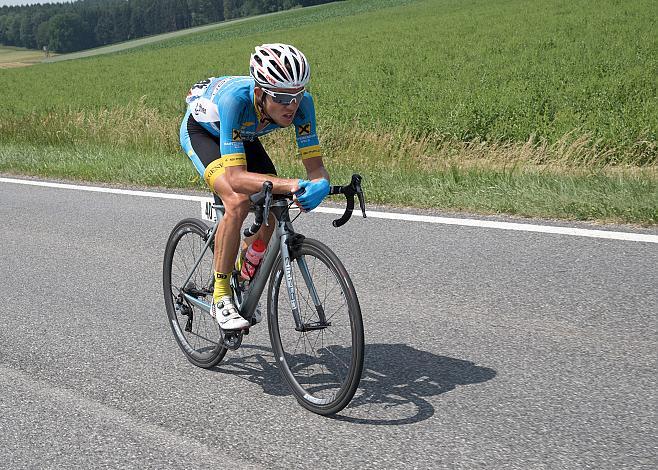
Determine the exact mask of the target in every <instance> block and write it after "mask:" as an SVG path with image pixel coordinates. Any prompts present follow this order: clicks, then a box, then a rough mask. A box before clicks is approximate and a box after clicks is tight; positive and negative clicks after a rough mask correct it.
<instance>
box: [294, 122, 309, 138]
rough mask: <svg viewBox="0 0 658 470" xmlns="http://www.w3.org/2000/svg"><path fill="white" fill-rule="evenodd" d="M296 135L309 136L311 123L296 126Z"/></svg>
mask: <svg viewBox="0 0 658 470" xmlns="http://www.w3.org/2000/svg"><path fill="white" fill-rule="evenodd" d="M297 133H298V134H299V135H309V134H310V133H311V123H310V122H309V123H308V124H301V125H299V126H297Z"/></svg>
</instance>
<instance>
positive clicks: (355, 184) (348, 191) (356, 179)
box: [329, 174, 366, 227]
mask: <svg viewBox="0 0 658 470" xmlns="http://www.w3.org/2000/svg"><path fill="white" fill-rule="evenodd" d="M361 180H362V178H361V175H357V174H354V175H352V181H351V182H350V184H348V185H347V186H332V187H331V189H330V190H329V195H332V194H344V195H345V198H346V199H347V207H346V208H345V213H344V214H343V216H342V217H341V218H339V219H336V220H334V221H333V222H332V225H333V226H334V227H340V226H341V225H345V223H347V221H348V220H350V217H352V212H353V211H354V195H356V196H357V197H358V198H359V206H360V207H361V212H363V218H364V219H365V218H366V202H365V198H364V196H363V189H362V188H361Z"/></svg>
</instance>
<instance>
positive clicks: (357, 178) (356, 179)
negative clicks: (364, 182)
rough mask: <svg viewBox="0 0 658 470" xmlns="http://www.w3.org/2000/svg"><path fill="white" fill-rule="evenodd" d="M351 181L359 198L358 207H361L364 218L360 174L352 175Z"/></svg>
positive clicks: (364, 207) (363, 200)
mask: <svg viewBox="0 0 658 470" xmlns="http://www.w3.org/2000/svg"><path fill="white" fill-rule="evenodd" d="M352 181H353V182H354V190H355V191H356V195H357V197H358V198H359V207H361V212H362V213H363V218H364V219H365V218H366V201H365V197H364V195H363V189H362V188H361V175H353V176H352Z"/></svg>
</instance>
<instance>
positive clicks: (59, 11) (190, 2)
mask: <svg viewBox="0 0 658 470" xmlns="http://www.w3.org/2000/svg"><path fill="white" fill-rule="evenodd" d="M45 1H47V0H45ZM329 1H332V0H78V1H73V2H72V3H57V4H54V3H47V4H36V5H27V6H12V7H8V6H3V7H1V8H0V44H3V45H6V46H19V47H26V48H28V49H42V48H44V47H47V48H48V49H49V50H50V51H56V52H60V53H65V52H74V51H79V50H82V49H90V48H93V47H98V46H104V45H107V44H113V43H117V42H121V41H127V40H130V39H136V38H140V37H144V36H150V35H153V34H160V33H166V32H170V31H177V30H179V29H185V28H190V27H192V26H200V25H204V24H208V23H216V22H218V21H223V20H228V19H232V18H240V17H245V16H251V15H257V14H261V13H268V12H274V11H279V10H287V9H290V8H295V7H299V6H309V5H317V4H320V3H327V2H329Z"/></svg>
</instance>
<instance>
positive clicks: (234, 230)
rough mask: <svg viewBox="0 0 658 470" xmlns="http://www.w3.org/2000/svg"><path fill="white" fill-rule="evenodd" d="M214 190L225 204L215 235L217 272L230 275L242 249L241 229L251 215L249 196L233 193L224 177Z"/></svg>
mask: <svg viewBox="0 0 658 470" xmlns="http://www.w3.org/2000/svg"><path fill="white" fill-rule="evenodd" d="M214 189H215V192H216V193H217V194H219V197H220V198H222V202H223V203H224V216H223V217H222V221H221V223H220V224H219V227H217V233H216V234H215V259H214V261H215V263H214V265H215V271H217V272H221V273H229V272H231V271H232V270H233V264H234V263H235V258H236V257H237V255H238V249H239V248H240V229H241V228H242V223H243V222H244V219H245V218H246V217H247V214H248V213H249V196H247V195H246V194H240V193H236V192H235V191H233V189H232V188H231V186H230V185H229V184H228V182H227V181H226V178H225V176H224V175H221V176H219V177H217V178H216V179H215V185H214Z"/></svg>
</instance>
